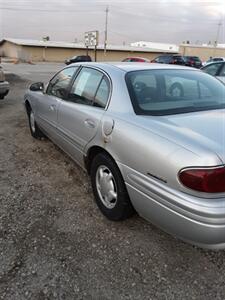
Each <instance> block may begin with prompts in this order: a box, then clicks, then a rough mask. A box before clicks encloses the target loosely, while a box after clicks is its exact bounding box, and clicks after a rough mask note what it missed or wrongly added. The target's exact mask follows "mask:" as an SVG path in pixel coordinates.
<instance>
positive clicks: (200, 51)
mask: <svg viewBox="0 0 225 300" xmlns="http://www.w3.org/2000/svg"><path fill="white" fill-rule="evenodd" d="M179 52H180V53H181V55H190V56H192V55H193V56H199V57H200V59H201V60H202V61H206V60H208V59H209V57H210V56H212V57H214V56H223V57H225V48H219V47H202V46H201V47H199V46H192V45H181V46H180V49H179Z"/></svg>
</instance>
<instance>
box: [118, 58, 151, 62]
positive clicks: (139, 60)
mask: <svg viewBox="0 0 225 300" xmlns="http://www.w3.org/2000/svg"><path fill="white" fill-rule="evenodd" d="M122 61H123V62H147V63H150V60H149V59H147V58H144V57H127V58H125V59H123V60H122Z"/></svg>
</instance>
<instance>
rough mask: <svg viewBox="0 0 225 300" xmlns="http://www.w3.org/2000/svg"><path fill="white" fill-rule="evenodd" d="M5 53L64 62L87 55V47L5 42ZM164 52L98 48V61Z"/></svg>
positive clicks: (31, 58) (20, 57) (3, 49)
mask: <svg viewBox="0 0 225 300" xmlns="http://www.w3.org/2000/svg"><path fill="white" fill-rule="evenodd" d="M0 49H2V52H3V55H4V56H7V57H10V58H15V59H21V60H24V61H34V62H35V61H49V62H63V61H64V60H65V59H66V58H69V57H72V56H75V55H86V53H87V51H86V49H71V48H48V47H34V46H19V45H16V44H13V43H10V42H5V43H4V44H3V46H2V47H0ZM88 54H89V55H90V56H91V58H92V60H93V61H94V57H95V55H94V50H92V49H89V51H88ZM161 54H164V53H163V52H161V53H159V52H134V51H120V50H113V51H112V50H107V52H106V56H105V55H104V51H103V50H97V61H121V60H123V59H124V58H126V57H129V56H138V57H144V58H147V59H150V60H151V59H153V58H155V57H156V56H158V55H161Z"/></svg>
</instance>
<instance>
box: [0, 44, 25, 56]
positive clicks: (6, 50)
mask: <svg viewBox="0 0 225 300" xmlns="http://www.w3.org/2000/svg"><path fill="white" fill-rule="evenodd" d="M21 49H22V47H21V46H19V45H15V44H12V43H9V42H5V43H4V44H3V45H2V46H1V48H0V55H1V56H7V57H10V58H15V59H18V55H19V52H20V51H21Z"/></svg>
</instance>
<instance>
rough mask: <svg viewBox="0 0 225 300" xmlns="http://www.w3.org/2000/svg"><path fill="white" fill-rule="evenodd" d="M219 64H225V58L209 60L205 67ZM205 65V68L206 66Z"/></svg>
mask: <svg viewBox="0 0 225 300" xmlns="http://www.w3.org/2000/svg"><path fill="white" fill-rule="evenodd" d="M218 64H225V61H224V60H221V61H211V62H209V63H208V64H206V65H205V66H204V67H206V66H207V67H208V66H209V65H210V66H211V65H218ZM204 67H203V68H204Z"/></svg>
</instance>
